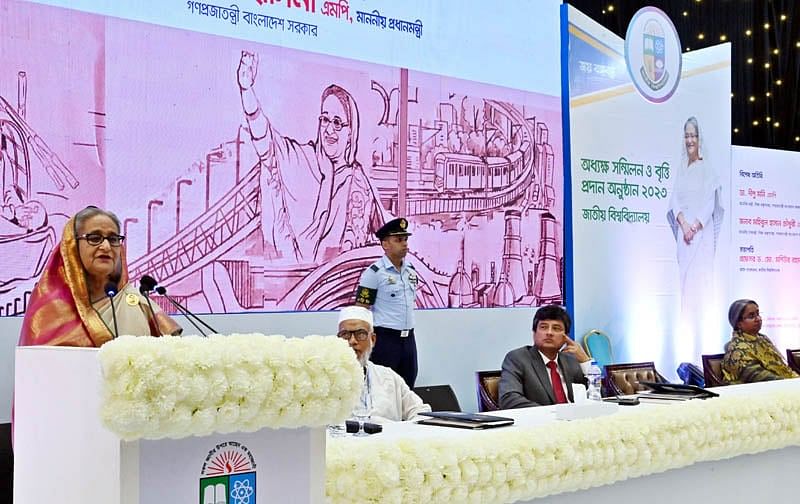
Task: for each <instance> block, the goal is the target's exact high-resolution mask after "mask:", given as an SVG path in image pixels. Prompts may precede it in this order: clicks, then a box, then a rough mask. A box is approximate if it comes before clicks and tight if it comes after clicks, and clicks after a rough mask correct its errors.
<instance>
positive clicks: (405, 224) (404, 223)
mask: <svg viewBox="0 0 800 504" xmlns="http://www.w3.org/2000/svg"><path fill="white" fill-rule="evenodd" d="M407 227H408V221H406V220H405V219H400V229H402V230H405V229H406V228H407Z"/></svg>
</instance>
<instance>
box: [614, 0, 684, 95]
mask: <svg viewBox="0 0 800 504" xmlns="http://www.w3.org/2000/svg"><path fill="white" fill-rule="evenodd" d="M681 56H682V54H681V40H680V38H679V37H678V32H677V30H675V25H674V24H672V20H671V19H670V18H669V16H667V15H666V14H665V13H664V11H662V10H661V9H658V8H656V7H643V8H641V9H639V10H638V11H637V12H636V14H634V15H633V18H631V22H630V24H628V32H627V33H626V34H625V63H626V64H627V66H628V74H630V76H631V80H632V81H633V85H634V86H635V87H636V89H637V91H639V94H640V95H642V96H643V97H644V98H645V99H646V100H647V101H650V102H653V103H663V102H665V101H667V100H669V99H670V97H671V96H672V95H673V94H674V93H675V90H676V89H678V83H679V82H680V80H681V67H682V65H683V61H682V57H681Z"/></svg>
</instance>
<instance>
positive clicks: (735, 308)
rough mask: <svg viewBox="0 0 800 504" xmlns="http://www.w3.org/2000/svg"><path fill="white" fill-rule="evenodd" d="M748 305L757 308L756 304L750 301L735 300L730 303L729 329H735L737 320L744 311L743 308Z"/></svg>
mask: <svg viewBox="0 0 800 504" xmlns="http://www.w3.org/2000/svg"><path fill="white" fill-rule="evenodd" d="M750 303H752V304H754V305H756V306H758V303H756V302H755V301H753V300H752V299H737V300H736V301H734V302H733V303H731V307H730V308H728V322H730V323H731V327H733V328H734V329H736V324H738V323H739V320H740V319H741V318H742V312H743V311H744V307H745V306H747V305H749V304H750Z"/></svg>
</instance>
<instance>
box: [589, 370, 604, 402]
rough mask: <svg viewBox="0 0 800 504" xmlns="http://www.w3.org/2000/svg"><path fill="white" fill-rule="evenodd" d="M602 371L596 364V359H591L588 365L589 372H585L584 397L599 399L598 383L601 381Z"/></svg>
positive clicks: (592, 399)
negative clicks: (590, 363)
mask: <svg viewBox="0 0 800 504" xmlns="http://www.w3.org/2000/svg"><path fill="white" fill-rule="evenodd" d="M602 377H603V372H602V371H600V366H598V365H597V361H594V360H593V361H592V365H591V366H590V367H589V372H588V373H586V382H587V384H586V385H587V386H586V397H587V398H588V399H589V400H590V401H601V400H602V397H601V395H600V385H601V382H602Z"/></svg>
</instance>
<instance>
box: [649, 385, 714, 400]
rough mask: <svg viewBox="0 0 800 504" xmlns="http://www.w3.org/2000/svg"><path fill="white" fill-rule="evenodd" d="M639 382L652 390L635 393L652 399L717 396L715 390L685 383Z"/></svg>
mask: <svg viewBox="0 0 800 504" xmlns="http://www.w3.org/2000/svg"><path fill="white" fill-rule="evenodd" d="M639 383H640V384H642V385H644V386H645V387H647V388H649V389H650V390H651V391H652V392H646V393H644V394H637V395H638V396H639V397H644V398H648V397H649V398H653V399H659V398H660V399H677V400H686V399H708V398H709V397H719V394H717V393H716V392H711V391H710V390H706V389H704V388H702V387H698V386H697V385H686V384H683V383H661V382H649V381H640V382H639Z"/></svg>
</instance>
